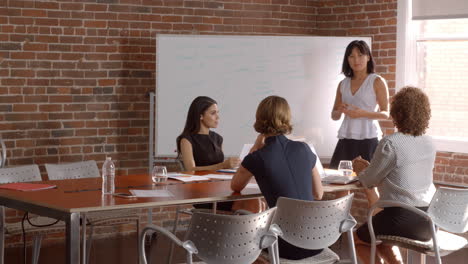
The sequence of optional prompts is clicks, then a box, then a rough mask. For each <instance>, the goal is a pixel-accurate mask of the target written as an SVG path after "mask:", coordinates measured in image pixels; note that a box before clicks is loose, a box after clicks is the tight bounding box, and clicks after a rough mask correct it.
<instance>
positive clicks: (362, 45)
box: [341, 40, 375, 77]
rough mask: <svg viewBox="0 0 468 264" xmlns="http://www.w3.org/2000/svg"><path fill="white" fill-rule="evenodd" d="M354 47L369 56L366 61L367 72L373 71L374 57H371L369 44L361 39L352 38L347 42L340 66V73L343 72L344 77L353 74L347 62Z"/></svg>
mask: <svg viewBox="0 0 468 264" xmlns="http://www.w3.org/2000/svg"><path fill="white" fill-rule="evenodd" d="M354 48H357V49H358V50H359V52H361V53H362V54H364V55H367V56H369V61H368V62H367V73H373V72H374V65H375V62H374V58H373V57H372V53H371V51H370V48H369V46H368V45H367V43H366V42H365V41H363V40H354V41H351V43H349V44H348V47H346V51H345V55H344V58H343V65H342V66H341V73H343V74H344V76H346V77H353V76H354V73H353V69H351V66H349V62H348V57H349V55H351V53H352V52H353V49H354Z"/></svg>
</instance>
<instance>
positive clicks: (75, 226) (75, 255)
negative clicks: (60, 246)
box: [65, 213, 80, 264]
mask: <svg viewBox="0 0 468 264" xmlns="http://www.w3.org/2000/svg"><path fill="white" fill-rule="evenodd" d="M65 223H66V236H67V238H66V250H67V252H66V263H67V264H79V263H80V213H70V214H69V215H68V216H67V219H66V220H65Z"/></svg>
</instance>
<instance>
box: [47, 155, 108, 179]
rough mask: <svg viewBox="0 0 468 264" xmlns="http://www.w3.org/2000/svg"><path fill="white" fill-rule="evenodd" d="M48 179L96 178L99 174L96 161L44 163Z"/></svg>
mask: <svg viewBox="0 0 468 264" xmlns="http://www.w3.org/2000/svg"><path fill="white" fill-rule="evenodd" d="M45 167H46V170H47V174H48V176H49V180H64V179H78V178H97V177H99V176H100V173H99V169H98V167H97V164H96V161H94V160H88V161H80V162H72V163H63V164H49V163H47V164H45Z"/></svg>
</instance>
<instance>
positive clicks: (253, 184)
mask: <svg viewBox="0 0 468 264" xmlns="http://www.w3.org/2000/svg"><path fill="white" fill-rule="evenodd" d="M245 188H246V189H260V187H258V184H256V183H248V184H247V186H245Z"/></svg>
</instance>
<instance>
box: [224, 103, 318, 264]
mask: <svg viewBox="0 0 468 264" xmlns="http://www.w3.org/2000/svg"><path fill="white" fill-rule="evenodd" d="M290 122H291V110H290V108H289V105H288V102H287V101H286V100H285V99H284V98H282V97H278V96H269V97H267V98H265V99H263V101H262V102H260V105H259V106H258V108H257V113H256V121H255V124H254V128H255V131H257V132H258V133H260V135H259V136H258V137H257V139H256V141H255V144H254V145H253V147H252V149H251V150H250V154H248V155H247V156H246V157H245V158H244V160H243V161H242V164H241V166H240V167H239V169H238V170H237V172H236V174H235V175H234V177H233V179H232V182H231V188H232V190H234V191H238V192H240V191H241V190H242V189H244V188H245V186H246V185H247V183H248V182H249V181H250V179H251V178H252V177H253V176H254V175H255V179H256V181H257V183H258V185H259V187H260V190H261V191H262V194H263V196H264V197H265V199H266V201H267V203H268V206H270V207H274V206H275V205H276V201H277V200H278V198H279V197H280V196H283V197H288V198H293V199H301V200H309V201H311V200H314V198H315V199H321V198H322V195H323V189H322V182H321V180H320V175H319V173H318V170H317V168H316V167H315V162H316V160H317V157H316V156H315V154H314V153H312V151H311V150H310V148H309V146H308V145H307V144H305V143H304V142H297V141H291V140H289V139H287V138H286V137H285V136H284V134H289V133H290V132H291V130H292V126H291V124H290ZM321 251H322V250H307V249H303V248H298V247H295V246H293V245H291V244H289V243H287V242H286V241H284V240H282V239H281V238H280V239H279V254H280V256H281V257H282V258H286V259H294V260H297V259H303V258H307V257H311V256H314V255H316V254H318V253H320V252H321Z"/></svg>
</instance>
